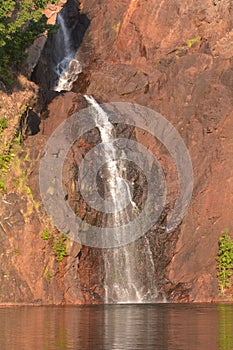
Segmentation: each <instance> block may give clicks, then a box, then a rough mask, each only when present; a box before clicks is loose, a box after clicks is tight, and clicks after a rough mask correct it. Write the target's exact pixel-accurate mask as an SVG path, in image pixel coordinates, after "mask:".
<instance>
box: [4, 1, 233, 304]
mask: <svg viewBox="0 0 233 350" xmlns="http://www.w3.org/2000/svg"><path fill="white" fill-rule="evenodd" d="M80 9H81V13H82V14H85V16H86V17H87V18H88V19H89V20H90V25H89V28H88V29H87V31H86V33H85V35H84V37H83V41H82V43H81V45H80V47H79V49H78V50H79V54H80V57H82V64H83V73H82V74H81V75H80V77H79V79H78V80H77V82H76V83H75V85H74V87H73V90H72V92H69V93H64V94H60V95H54V94H51V95H50V99H53V100H52V102H51V103H50V104H49V105H48V107H47V112H46V117H48V118H47V119H45V120H42V123H41V124H40V133H38V134H37V135H35V136H29V137H28V139H27V140H26V141H25V144H24V148H25V150H28V152H29V154H30V167H29V169H30V171H29V173H28V181H29V185H30V187H31V189H32V193H33V196H34V197H35V198H36V201H39V189H38V183H37V176H38V163H39V158H40V153H41V151H42V149H43V146H44V144H45V143H46V140H47V139H48V137H49V136H50V135H51V133H52V132H53V131H54V130H55V128H56V127H57V126H58V125H59V124H60V122H61V121H62V120H64V119H66V118H67V117H68V116H70V115H71V114H72V113H74V112H75V111H78V110H80V109H81V108H83V107H85V106H86V105H85V104H84V102H83V99H82V96H81V94H82V93H88V94H92V95H94V96H95V97H96V98H97V100H98V101H99V102H111V101H125V102H132V101H133V102H136V103H138V104H141V105H143V106H147V107H150V108H152V109H154V110H156V111H158V112H160V113H161V114H162V115H163V116H164V117H165V118H167V119H168V120H169V121H171V123H172V124H173V125H174V126H175V127H176V128H177V130H178V131H179V133H180V134H181V136H182V138H183V139H184V141H185V143H186V145H187V147H188V149H189V152H190V155H191V158H192V162H193V168H194V181H195V183H194V192H193V199H192V202H191V205H190V207H189V210H188V212H187V214H186V216H185V218H184V220H183V222H182V224H181V225H180V227H179V228H178V229H177V230H176V231H175V232H173V233H172V234H170V235H166V236H164V235H163V232H160V235H158V233H157V234H156V233H154V234H153V233H152V236H153V237H154V238H153V239H154V241H153V242H154V246H155V249H154V252H153V255H154V259H155V262H156V264H157V266H158V268H157V276H156V278H157V280H158V285H159V287H160V288H161V290H162V291H164V292H165V293H166V294H167V296H168V298H170V300H174V301H179V300H180V301H196V302H197V301H212V300H216V299H217V295H218V290H217V281H216V263H215V256H216V252H217V249H218V238H219V236H220V234H221V232H222V231H223V230H224V229H225V228H229V229H231V230H232V228H233V227H232V208H233V196H232V192H233V157H232V153H233V151H232V149H233V148H232V146H233V135H232V127H233V118H232V117H233V115H232V113H233V112H232V111H233V109H232V102H233V101H232V97H233V94H232V92H233V90H232V87H233V59H232V56H233V5H232V2H231V1H230V0H221V1H215V0H214V1H212V0H200V1H198V0H196V1H186V0H175V1H174V0H173V1H170V0H166V1H164V0H159V1H158V0H150V1H147V0H140V1H139V0H131V1H130V0H121V1H115V0H111V1H106V0H99V1H98V2H97V1H94V0H83V1H81V2H80ZM47 50H49V48H47ZM47 53H48V51H47ZM47 53H45V54H44V56H42V63H40V64H42V66H41V67H43V60H44V57H46V55H47ZM45 63H46V62H45ZM42 71H43V68H40V67H39V66H38V67H37V77H38V76H40V75H41V72H42ZM37 83H38V84H39V85H40V89H41V95H40V96H42V99H45V97H46V98H47V96H48V90H47V89H48V86H49V84H48V83H47V82H46V83H44V78H43V77H42V79H39V78H37ZM39 109H40V108H39V106H37V107H36V108H35V110H37V111H38V112H39ZM44 116H45V113H44V112H43V113H42V114H41V117H42V118H44ZM147 136H148V135H147ZM137 139H138V140H139V141H141V142H148V138H147V139H146V140H145V136H143V135H142V134H140V133H138V134H137ZM151 142H152V144H151V145H150V147H151V149H155V150H156V149H157V145H156V143H154V144H153V141H151ZM35 145H36V147H35ZM26 152H27V151H26ZM21 158H22V157H21ZM24 159H25V155H24ZM160 160H161V163H162V164H164V165H166V164H168V165H167V167H165V173H166V175H167V177H168V178H169V177H170V176H171V174H170V172H171V169H172V172H173V166H172V164H169V163H167V161H166V160H167V155H166V154H160ZM24 162H25V160H24ZM26 166H29V165H27V164H23V167H26ZM169 167H170V168H169ZM170 186H171V192H173V190H174V189H173V183H172V180H171V182H170ZM10 192H12V193H8V194H7V195H5V197H4V198H3V199H4V201H5V202H3V206H2V207H3V209H2V212H3V213H2V221H3V225H2V229H1V241H2V247H3V248H2V257H1V274H0V278H1V286H2V292H1V298H2V299H1V300H2V302H35V301H36V300H37V301H39V302H43V303H85V302H101V300H103V299H102V298H103V294H104V293H103V265H102V258H101V252H100V251H98V250H95V249H88V248H86V247H80V246H79V245H78V244H72V243H70V242H67V243H66V244H67V251H68V256H67V257H65V258H64V259H63V260H62V262H60V263H59V262H57V261H56V257H55V255H54V253H53V251H52V246H53V240H54V238H51V240H49V241H44V240H43V239H41V234H42V231H43V230H44V228H46V227H48V228H49V229H50V230H51V232H52V233H53V234H54V236H53V237H55V234H56V232H55V229H54V228H53V227H52V225H51V223H48V222H47V218H46V214H45V212H44V209H43V208H42V206H41V207H39V208H37V207H36V208H34V207H35V203H34V204H33V209H30V211H31V212H30V211H29V219H27V218H26V217H27V215H26V213H27V211H28V209H27V206H28V201H30V200H28V199H25V201H24V199H23V197H22V196H21V195H20V194H17V193H14V192H15V191H14V190H12V191H10ZM9 203H13V204H9ZM13 209H14V210H13ZM38 211H39V213H38ZM6 218H7V219H6ZM7 222H8V224H7ZM50 276H52V277H50Z"/></svg>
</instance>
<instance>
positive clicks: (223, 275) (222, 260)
mask: <svg viewBox="0 0 233 350" xmlns="http://www.w3.org/2000/svg"><path fill="white" fill-rule="evenodd" d="M216 260H217V277H218V286H219V291H220V293H221V295H224V294H225V291H226V289H228V288H229V287H230V286H231V276H232V269H233V240H232V238H231V237H230V236H229V235H228V230H225V231H224V233H223V235H222V236H221V237H220V238H219V249H218V253H217V257H216Z"/></svg>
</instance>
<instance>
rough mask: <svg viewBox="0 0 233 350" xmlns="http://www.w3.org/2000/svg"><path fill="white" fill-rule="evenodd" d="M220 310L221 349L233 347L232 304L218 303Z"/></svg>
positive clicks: (226, 349)
mask: <svg viewBox="0 0 233 350" xmlns="http://www.w3.org/2000/svg"><path fill="white" fill-rule="evenodd" d="M218 312H219V349H220V350H232V349H233V307H232V305H227V304H223V305H218Z"/></svg>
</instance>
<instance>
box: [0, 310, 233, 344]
mask: <svg viewBox="0 0 233 350" xmlns="http://www.w3.org/2000/svg"><path fill="white" fill-rule="evenodd" d="M0 349H1V350H8V349H9V350H13V349H15V350H21V349H22V350H34V349H35V350H42V349H43V350H55V349H56V350H68V349H72V350H73V349H75V350H76V349H77V350H79V349H80V350H146V349H149V350H154V349H156V350H157V349H158V350H165V349H169V350H194V349H195V350H217V349H219V350H232V349H233V305H230V304H221V305H220V304H215V305H214V304H196V305H192V304H154V305H151V304H145V305H142V304H138V305H127V304H126V305H105V306H82V307H73V306H72V307H2V308H0Z"/></svg>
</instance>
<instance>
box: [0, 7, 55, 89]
mask: <svg viewBox="0 0 233 350" xmlns="http://www.w3.org/2000/svg"><path fill="white" fill-rule="evenodd" d="M56 2H57V1H56V0H55V1H51V0H50V1H49V0H33V1H30V0H21V1H13V0H0V62H1V64H0V80H1V81H3V82H4V83H5V84H6V85H10V84H11V83H12V82H13V71H14V70H15V69H17V68H18V67H19V65H20V64H21V63H22V61H23V60H24V58H25V50H26V49H27V48H28V47H29V46H30V45H31V44H32V43H33V41H34V39H35V38H36V37H38V35H39V34H41V33H43V32H44V31H46V30H48V31H51V30H53V29H54V26H53V25H48V24H47V23H46V22H47V18H46V16H45V15H43V14H42V10H43V9H44V8H45V7H46V5H47V4H48V3H56Z"/></svg>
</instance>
